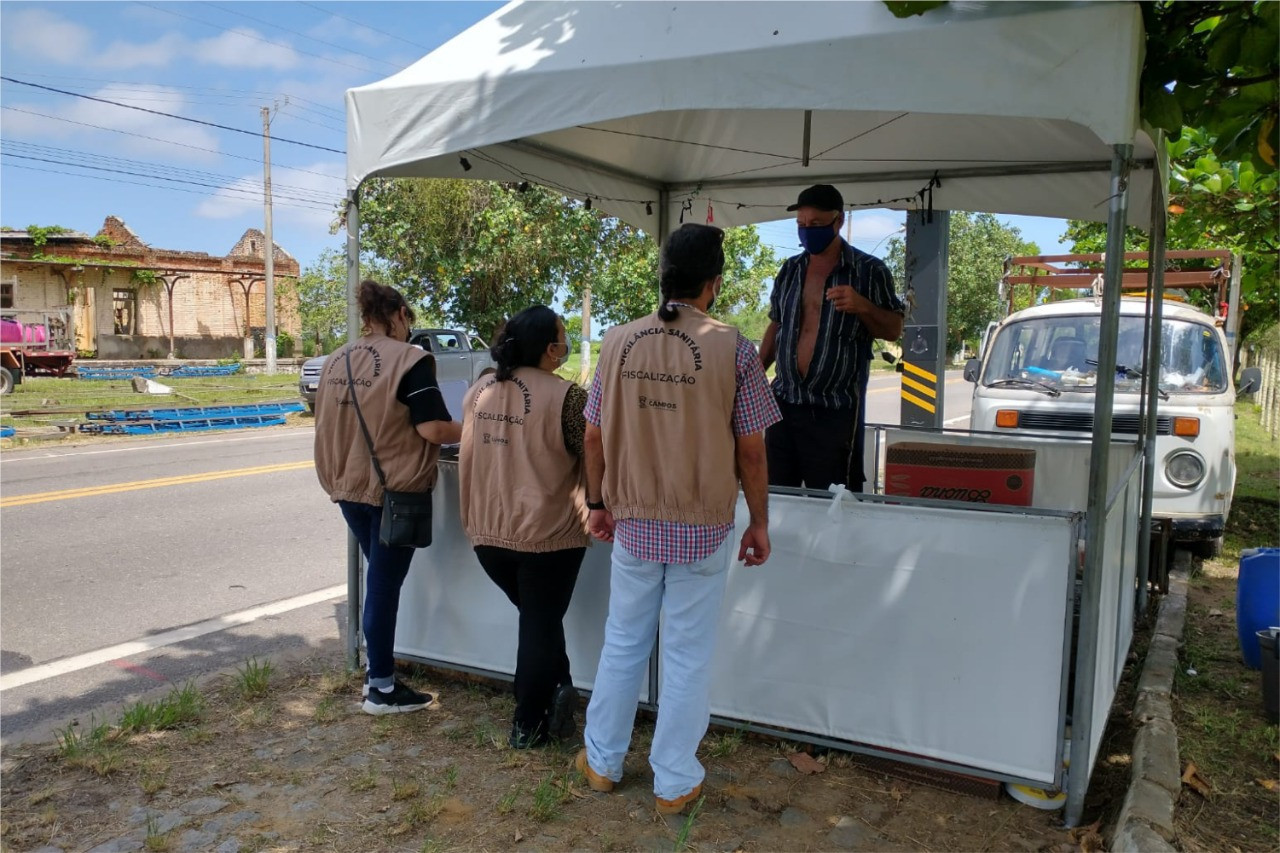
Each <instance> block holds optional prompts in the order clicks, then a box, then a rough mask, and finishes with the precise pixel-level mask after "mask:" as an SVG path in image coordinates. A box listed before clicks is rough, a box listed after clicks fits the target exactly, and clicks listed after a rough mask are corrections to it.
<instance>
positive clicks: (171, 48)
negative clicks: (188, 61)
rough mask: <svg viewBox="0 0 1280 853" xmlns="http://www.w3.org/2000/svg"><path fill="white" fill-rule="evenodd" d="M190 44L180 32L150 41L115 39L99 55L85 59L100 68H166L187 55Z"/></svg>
mask: <svg viewBox="0 0 1280 853" xmlns="http://www.w3.org/2000/svg"><path fill="white" fill-rule="evenodd" d="M189 44H190V43H189V42H188V41H187V40H186V39H185V38H183V36H181V35H180V34H178V33H165V34H164V35H162V36H160V38H158V39H156V40H155V41H150V42H127V41H113V42H112V43H111V44H109V45H107V46H106V47H105V48H103V50H102V52H101V53H99V54H98V55H97V56H89V57H85V61H86V62H87V63H88V64H91V65H94V66H97V67H99V68H164V67H165V66H167V65H168V64H169V63H171V62H173V60H174V59H176V58H177V57H179V56H183V55H185V54H186V53H187V51H188V50H189V49H190V47H189Z"/></svg>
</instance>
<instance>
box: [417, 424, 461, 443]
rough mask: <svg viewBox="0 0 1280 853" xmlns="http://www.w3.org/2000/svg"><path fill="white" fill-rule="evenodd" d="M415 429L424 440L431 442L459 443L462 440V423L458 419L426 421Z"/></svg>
mask: <svg viewBox="0 0 1280 853" xmlns="http://www.w3.org/2000/svg"><path fill="white" fill-rule="evenodd" d="M414 429H416V430H417V431H418V435H420V436H422V440H423V441H427V442H430V443H431V444H457V443H458V442H460V441H462V424H460V423H458V422H457V421H424V422H422V423H420V424H418V425H417V426H416V427H414Z"/></svg>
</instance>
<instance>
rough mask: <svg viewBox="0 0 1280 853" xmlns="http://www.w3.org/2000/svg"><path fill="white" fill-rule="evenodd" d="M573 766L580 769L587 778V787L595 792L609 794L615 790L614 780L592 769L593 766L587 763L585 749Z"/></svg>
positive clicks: (579, 753)
mask: <svg viewBox="0 0 1280 853" xmlns="http://www.w3.org/2000/svg"><path fill="white" fill-rule="evenodd" d="M573 766H574V767H576V768H578V772H579V773H581V774H582V775H583V776H586V777H587V785H588V787H590V788H591V790H593V791H602V792H604V793H606V794H607V793H608V792H610V791H612V790H613V780H612V779H609V778H607V777H605V776H601V775H600V774H599V773H597V772H596V771H594V770H592V769H591V765H590V764H588V763H587V751H586V750H585V749H582V750H579V751H578V757H577V758H576V759H574V762H573Z"/></svg>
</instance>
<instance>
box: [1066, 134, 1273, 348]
mask: <svg viewBox="0 0 1280 853" xmlns="http://www.w3.org/2000/svg"><path fill="white" fill-rule="evenodd" d="M1213 149H1214V146H1213V145H1212V140H1211V139H1210V138H1209V137H1208V136H1207V134H1205V133H1204V132H1203V131H1201V130H1196V129H1191V128H1188V129H1187V130H1186V131H1185V132H1184V133H1183V135H1182V138H1181V139H1179V140H1177V141H1176V142H1171V143H1169V163H1170V179H1169V202H1170V203H1169V209H1170V216H1169V226H1168V234H1167V236H1166V240H1165V243H1166V245H1167V247H1168V248H1169V249H1228V250H1230V251H1232V252H1235V253H1237V254H1239V255H1240V259H1241V264H1240V266H1241V275H1240V308H1241V311H1242V312H1243V313H1242V314H1241V322H1240V339H1241V340H1248V339H1249V338H1250V337H1251V336H1253V335H1256V334H1257V333H1258V332H1260V331H1263V330H1265V329H1267V328H1268V327H1270V326H1271V325H1273V324H1274V323H1275V319H1276V316H1277V313H1278V312H1280V284H1278V283H1277V275H1276V259H1277V256H1278V255H1277V253H1278V250H1280V236H1278V234H1277V229H1278V228H1280V210H1278V208H1277V200H1276V189H1277V179H1276V175H1275V174H1274V173H1269V174H1268V173H1259V172H1258V171H1257V170H1255V169H1254V168H1253V165H1252V163H1251V162H1234V163H1232V162H1222V161H1219V160H1218V158H1217V156H1216V155H1215V154H1214V153H1213ZM1065 237H1066V239H1068V240H1070V241H1072V243H1073V246H1074V251H1076V252H1101V251H1103V250H1104V249H1105V248H1106V225H1105V224H1103V223H1100V222H1075V221H1073V222H1070V223H1068V226H1067V233H1066V235H1065ZM1148 246H1149V241H1148V239H1147V235H1146V234H1144V233H1143V232H1141V231H1139V230H1138V229H1136V228H1129V229H1127V231H1126V234H1125V251H1129V252H1146V251H1147V249H1148ZM1189 297H1190V299H1191V301H1192V303H1193V304H1196V305H1198V306H1199V307H1201V308H1202V309H1204V310H1206V311H1210V312H1212V311H1213V310H1214V309H1215V308H1216V307H1217V306H1216V304H1215V303H1216V301H1217V296H1216V294H1212V293H1208V292H1204V291H1193V292H1192V293H1190V294H1189Z"/></svg>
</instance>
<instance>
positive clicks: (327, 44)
mask: <svg viewBox="0 0 1280 853" xmlns="http://www.w3.org/2000/svg"><path fill="white" fill-rule="evenodd" d="M204 5H206V6H212V7H213V8H215V9H219V10H221V11H223V12H227V13H229V14H232V15H239V16H240V17H241V18H247V19H248V20H250V21H255V22H257V23H259V24H262V25H264V26H268V27H275V28H276V29H277V30H283V31H284V32H286V33H289V34H290V35H294V36H298V37H300V38H304V39H307V40H308V41H313V42H316V43H318V44H322V45H324V46H325V47H336V48H337V49H338V50H342V51H346V52H347V53H350V54H353V55H355V56H360V57H363V58H365V59H372V60H373V61H374V62H381V63H382V64H383V65H390V66H391V67H392V68H395V69H397V70H399V68H400V66H399V65H397V64H396V63H394V62H388V61H387V60H385V59H379V58H378V57H376V56H370V55H369V54H367V53H361V52H360V51H358V50H352V49H351V48H349V47H347V46H346V45H343V44H334V43H333V42H331V41H325V40H324V39H318V38H316V37H315V36H309V35H307V34H306V33H300V32H298V31H297V30H291V29H289V28H288V27H283V26H281V25H280V24H275V23H272V22H271V21H264V20H263V19H262V18H255V17H254V16H253V15H246V14H245V13H244V12H241V11H238V10H236V9H228V8H227V7H226V6H219V5H218V4H217V3H210V2H209V0H205V4H204Z"/></svg>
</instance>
